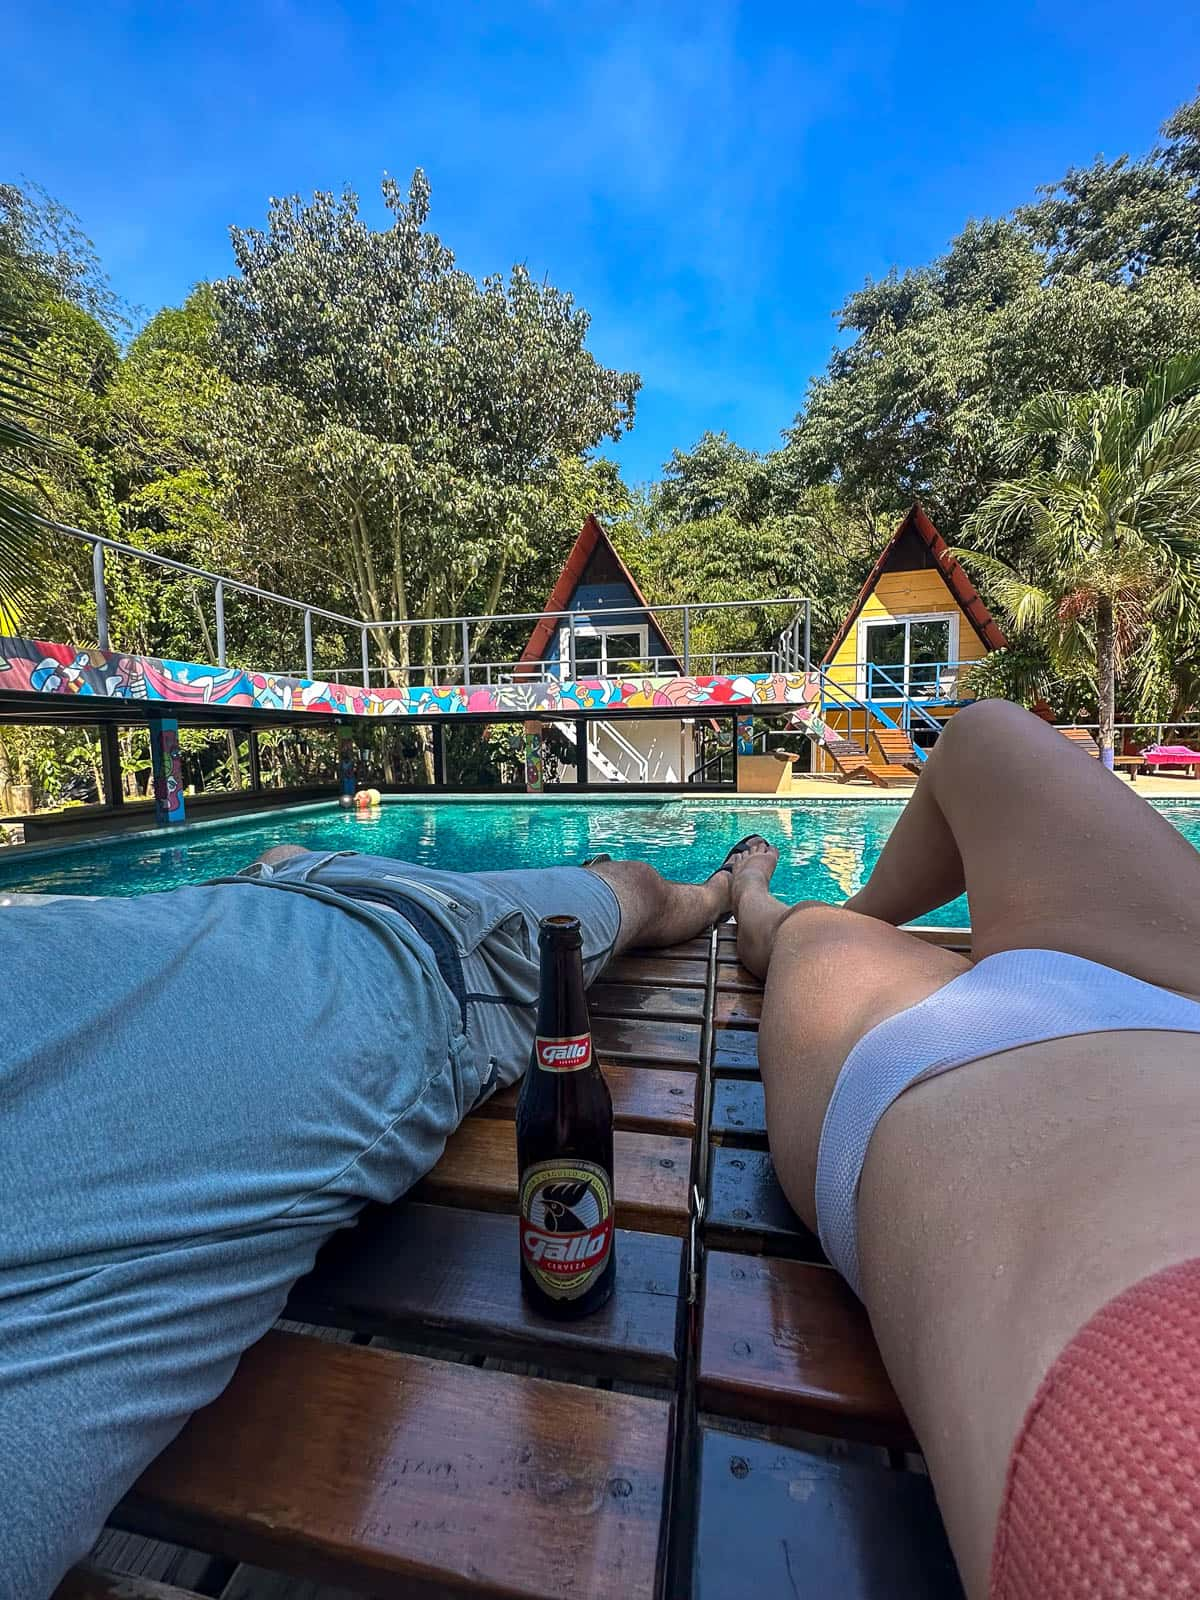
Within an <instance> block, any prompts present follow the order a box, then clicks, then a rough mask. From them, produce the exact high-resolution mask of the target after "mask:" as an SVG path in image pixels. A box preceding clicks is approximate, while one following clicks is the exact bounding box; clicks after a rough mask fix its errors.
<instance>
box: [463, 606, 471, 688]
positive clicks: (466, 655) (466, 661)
mask: <svg viewBox="0 0 1200 1600" xmlns="http://www.w3.org/2000/svg"><path fill="white" fill-rule="evenodd" d="M461 626H462V681H463V683H464V684H469V683H470V681H471V635H470V629H469V626H468V623H467V619H466V617H464V618H463V619H462V625H461Z"/></svg>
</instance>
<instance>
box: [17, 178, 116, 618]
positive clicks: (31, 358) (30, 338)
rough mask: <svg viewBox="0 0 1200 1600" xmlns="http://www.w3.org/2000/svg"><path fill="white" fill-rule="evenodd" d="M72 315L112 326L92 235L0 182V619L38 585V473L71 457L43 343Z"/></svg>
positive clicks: (50, 204) (38, 196) (42, 512)
mask: <svg viewBox="0 0 1200 1600" xmlns="http://www.w3.org/2000/svg"><path fill="white" fill-rule="evenodd" d="M73 316H78V317H81V318H84V319H85V320H87V321H89V322H90V321H93V320H96V319H98V325H100V326H101V331H102V332H103V325H104V324H107V325H108V327H110V328H111V327H114V326H117V325H119V323H120V321H121V318H120V313H119V307H118V305H117V302H116V299H115V297H114V296H113V294H112V292H111V290H110V289H109V288H108V286H107V282H106V280H105V279H104V276H103V274H102V272H101V271H100V267H99V263H98V262H97V260H96V255H95V251H94V249H93V247H92V244H91V241H90V240H88V239H86V238H85V237H84V235H83V234H82V233H81V232H80V230H79V228H78V226H77V223H76V219H75V218H74V217H73V216H72V215H71V213H70V212H69V211H67V210H66V209H65V208H64V207H62V206H60V205H58V204H56V203H55V202H54V201H52V200H50V199H49V197H48V196H47V195H45V194H44V193H43V192H42V191H41V190H38V189H36V188H30V189H28V190H23V189H21V188H19V187H17V185H15V184H6V183H0V625H4V626H15V625H16V619H17V613H18V608H19V604H20V601H21V599H22V597H26V596H28V595H29V593H30V591H31V589H32V587H33V586H34V584H35V582H36V583H44V581H45V578H46V563H45V560H44V534H45V523H44V518H45V516H46V515H47V510H48V508H47V506H46V505H45V503H44V496H43V494H42V492H41V475H42V474H43V473H45V472H46V471H53V470H55V469H58V470H62V469H63V468H64V467H65V466H66V465H67V463H68V462H69V461H70V458H71V455H72V450H71V444H70V440H69V438H67V437H64V435H69V433H70V431H71V421H72V419H71V418H70V417H69V416H64V415H63V414H62V413H61V411H60V406H59V401H60V399H61V394H60V386H59V384H58V382H57V374H56V372H55V370H54V367H53V365H52V364H51V363H50V362H48V361H47V360H45V359H44V358H43V353H42V347H43V345H44V344H45V343H46V342H47V341H48V340H49V339H51V338H52V337H53V336H54V333H55V329H54V326H53V324H54V323H55V322H56V321H59V322H61V321H62V320H63V319H64V318H66V319H69V318H71V317H73Z"/></svg>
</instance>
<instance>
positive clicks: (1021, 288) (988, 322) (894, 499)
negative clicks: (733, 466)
mask: <svg viewBox="0 0 1200 1600" xmlns="http://www.w3.org/2000/svg"><path fill="white" fill-rule="evenodd" d="M1163 133H1164V140H1165V142H1164V143H1163V144H1162V145H1160V146H1159V147H1158V148H1157V149H1155V150H1154V151H1152V152H1151V153H1150V155H1148V156H1146V157H1144V158H1142V159H1140V160H1137V161H1130V160H1129V159H1128V158H1127V157H1122V158H1120V160H1118V161H1115V162H1111V163H1104V162H1097V163H1096V164H1095V165H1094V166H1093V167H1090V168H1086V169H1076V170H1073V171H1071V172H1069V173H1068V174H1067V175H1066V177H1065V178H1064V179H1063V180H1062V182H1061V183H1060V184H1055V185H1052V186H1050V188H1049V189H1047V190H1045V191H1043V193H1042V195H1041V197H1040V198H1039V199H1038V200H1037V201H1036V202H1035V203H1034V204H1032V205H1029V206H1026V207H1023V208H1021V209H1020V210H1019V211H1018V212H1017V213H1016V214H1015V216H1014V217H1012V218H1009V219H1002V220H998V221H997V220H984V221H980V222H973V223H971V224H970V225H968V227H967V228H965V229H964V231H963V232H962V233H961V234H960V235H959V237H958V238H957V239H955V240H954V242H953V244H952V245H951V248H950V250H949V251H948V253H947V254H946V255H944V256H942V257H941V258H940V259H939V260H937V261H935V262H933V263H932V264H930V265H929V266H926V267H921V268H918V269H915V270H912V271H908V272H904V273H902V274H899V275H897V274H892V275H890V276H889V277H887V278H885V279H883V280H882V281H880V282H868V283H867V285H866V286H865V287H864V288H863V289H861V290H860V291H859V292H858V293H856V294H853V295H851V296H850V298H849V299H848V300H847V301H846V303H845V305H844V306H843V307H842V308H841V311H840V313H839V314H838V316H839V326H840V327H841V328H842V330H843V331H845V332H847V333H849V334H851V335H852V338H851V341H850V343H849V344H847V345H846V346H845V348H844V349H841V350H839V351H837V352H836V353H835V354H834V356H833V357H832V359H831V361H830V363H829V367H828V370H827V372H826V373H825V374H824V375H823V376H822V377H820V378H818V379H817V380H815V381H814V383H813V384H812V385H811V387H810V390H809V394H808V397H807V401H806V404H805V408H804V410H803V412H802V413H801V414H800V415H799V416H798V417H797V419H796V422H795V424H794V426H793V429H792V431H791V435H790V439H791V450H792V453H793V454H794V456H795V458H796V460H797V463H798V466H799V468H800V470H801V471H802V472H803V474H804V475H805V477H806V478H807V480H808V481H810V482H816V481H821V480H822V479H824V478H826V477H829V476H832V477H834V478H835V479H837V480H838V481H839V482H840V483H841V484H842V486H843V487H844V489H845V490H846V491H847V492H848V493H850V494H852V495H853V496H854V497H855V498H864V497H871V496H873V497H875V498H877V499H882V500H883V501H885V502H888V503H892V504H902V503H905V502H908V501H911V500H912V499H914V498H918V497H919V498H920V499H922V500H923V501H924V502H925V503H926V504H927V505H928V506H929V507H930V509H931V511H932V513H933V515H934V518H935V520H936V521H937V522H938V524H939V526H941V527H943V528H944V530H945V531H946V532H947V533H948V534H951V535H954V534H955V533H957V531H958V530H960V529H961V527H962V524H963V521H964V519H965V518H966V516H967V515H968V514H969V512H970V511H971V510H972V509H973V507H974V506H975V505H976V504H977V503H978V501H979V498H980V497H981V495H982V494H983V493H984V491H985V490H986V488H987V486H988V484H989V483H990V482H991V481H992V479H993V478H994V477H995V476H996V475H997V474H998V473H999V472H1000V471H1001V452H1002V450H1003V446H1004V441H1005V436H1006V430H1007V426H1008V423H1009V422H1010V420H1011V419H1012V418H1013V417H1014V416H1015V415H1016V413H1017V411H1018V410H1019V409H1020V407H1021V405H1022V404H1023V403H1024V402H1025V401H1026V400H1028V399H1030V398H1031V397H1032V396H1034V395H1037V394H1040V393H1042V392H1044V391H1045V390H1047V389H1052V388H1053V389H1061V390H1071V391H1074V392H1076V393H1083V392H1085V391H1087V390H1089V389H1093V388H1097V387H1102V386H1104V385H1106V384H1112V383H1118V382H1122V381H1124V382H1132V383H1136V382H1138V381H1139V380H1140V379H1141V378H1142V377H1144V376H1145V375H1146V373H1148V372H1149V371H1150V370H1151V369H1152V368H1154V367H1155V366H1156V365H1158V364H1161V363H1162V362H1163V361H1165V360H1167V359H1169V358H1170V357H1171V356H1172V355H1175V354H1178V353H1179V352H1180V351H1183V350H1189V349H1194V348H1196V347H1197V346H1200V223H1198V220H1197V219H1198V217H1200V192H1198V176H1200V98H1198V99H1197V100H1195V101H1193V102H1191V103H1190V104H1189V105H1187V106H1185V107H1183V108H1182V109H1181V110H1180V111H1179V112H1178V113H1177V114H1176V115H1175V116H1174V117H1173V118H1172V119H1171V120H1170V121H1169V122H1168V123H1167V124H1166V126H1165V128H1164V130H1163Z"/></svg>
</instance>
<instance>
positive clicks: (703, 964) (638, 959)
mask: <svg viewBox="0 0 1200 1600" xmlns="http://www.w3.org/2000/svg"><path fill="white" fill-rule="evenodd" d="M602 977H603V980H604V982H605V983H650V984H658V985H663V986H665V987H667V988H669V989H703V988H704V986H705V984H706V983H707V982H708V962H707V961H705V960H703V959H701V958H699V957H692V958H690V959H687V960H680V959H678V958H676V957H672V956H662V955H641V956H634V955H628V956H617V957H616V959H615V960H614V961H610V962H609V964H608V966H606V967H605V969H604V972H603V974H602Z"/></svg>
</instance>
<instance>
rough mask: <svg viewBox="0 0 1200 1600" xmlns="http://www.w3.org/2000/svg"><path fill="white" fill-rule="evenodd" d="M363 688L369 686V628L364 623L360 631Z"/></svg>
mask: <svg viewBox="0 0 1200 1600" xmlns="http://www.w3.org/2000/svg"><path fill="white" fill-rule="evenodd" d="M362 674H363V688H364V689H369V688H370V687H371V630H370V628H368V627H367V626H366V625H365V624H364V626H363V631H362Z"/></svg>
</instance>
